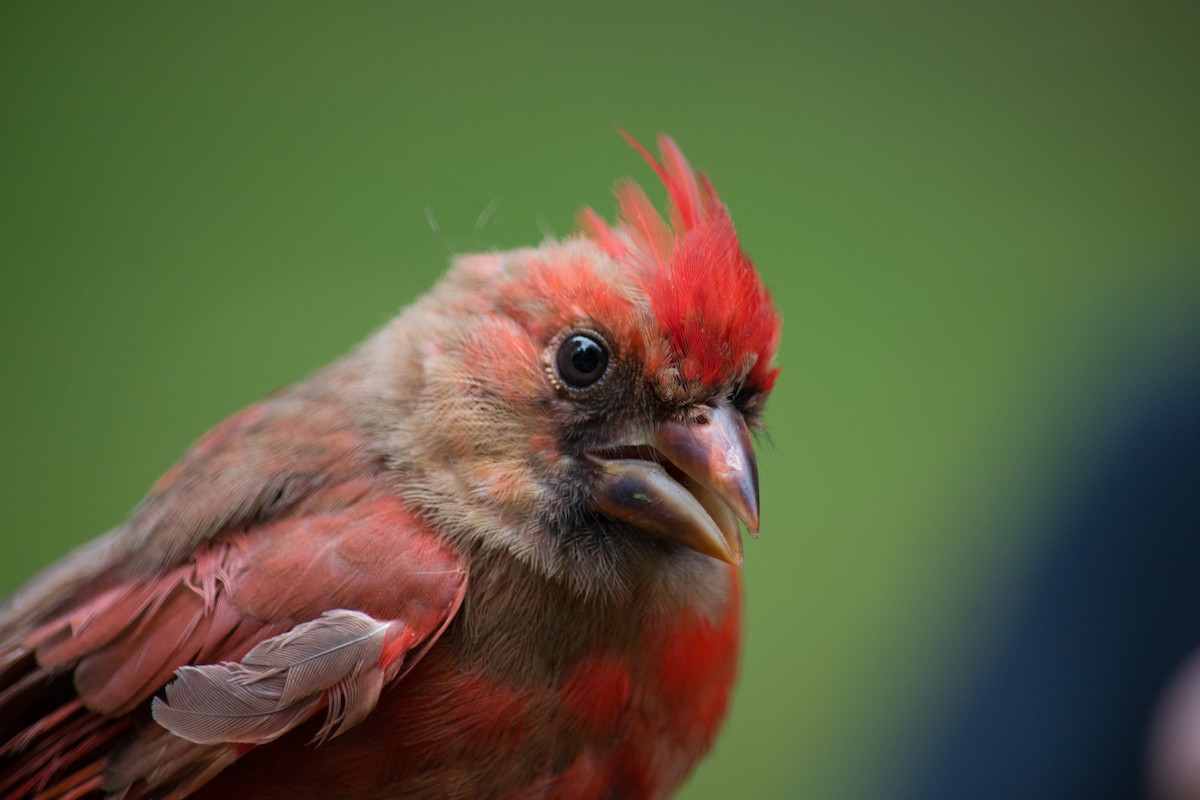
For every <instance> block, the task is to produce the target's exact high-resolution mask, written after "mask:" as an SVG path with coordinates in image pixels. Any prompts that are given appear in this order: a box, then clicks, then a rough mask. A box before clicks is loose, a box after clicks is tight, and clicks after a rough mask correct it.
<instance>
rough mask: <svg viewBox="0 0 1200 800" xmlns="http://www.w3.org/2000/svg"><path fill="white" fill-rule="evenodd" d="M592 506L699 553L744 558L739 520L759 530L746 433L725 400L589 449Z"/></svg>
mask: <svg viewBox="0 0 1200 800" xmlns="http://www.w3.org/2000/svg"><path fill="white" fill-rule="evenodd" d="M589 457H590V459H591V461H592V463H594V464H595V465H596V466H597V467H598V468H599V475H598V477H597V480H596V484H595V488H594V490H593V492H592V500H593V504H594V506H595V508H596V510H597V511H600V512H601V513H603V514H607V515H608V516H610V517H615V518H616V519H620V520H624V521H625V522H628V523H630V524H632V525H635V526H637V527H639V528H642V529H643V530H645V531H647V532H648V533H651V534H653V535H655V536H658V537H660V538H662V539H666V540H668V541H671V542H675V543H676V544H681V545H683V546H684V547H690V548H691V549H693V550H696V551H698V552H701V553H704V554H705V555H709V556H712V557H713V558H719V559H721V560H722V561H728V562H729V563H730V564H736V565H738V566H741V564H742V537H741V534H740V531H739V530H738V520H741V521H742V522H743V523H745V525H746V530H747V531H749V532H750V535H751V536H757V535H758V467H757V465H756V464H755V461H754V450H753V448H752V446H751V444H750V431H749V429H747V427H746V421H745V419H743V418H742V415H741V412H739V411H738V410H737V409H736V408H734V407H733V406H732V405H730V404H729V403H722V404H721V405H718V406H716V407H715V408H712V409H705V410H704V411H703V413H702V414H701V415H700V416H698V417H697V418H696V419H693V420H690V421H677V420H669V421H666V422H661V423H659V424H658V425H656V426H655V427H654V429H653V430H652V431H651V433H650V435H649V436H648V437H644V438H642V439H639V440H637V441H630V442H625V443H618V444H617V445H616V446H613V447H606V448H602V449H598V450H595V451H593V452H592V453H590V454H589Z"/></svg>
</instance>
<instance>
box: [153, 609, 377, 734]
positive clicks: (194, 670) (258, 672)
mask: <svg viewBox="0 0 1200 800" xmlns="http://www.w3.org/2000/svg"><path fill="white" fill-rule="evenodd" d="M392 624H397V623H388V622H380V621H379V620H376V619H374V618H372V617H370V616H368V615H366V614H362V613H360V612H357V611H346V610H343V609H339V610H336V611H327V612H325V613H324V614H322V615H321V616H320V617H318V618H317V619H315V620H313V621H312V622H306V623H304V624H303V625H298V626H296V627H295V628H293V629H292V630H290V631H288V632H287V633H282V634H280V635H278V636H274V637H272V638H270V639H267V640H266V641H263V642H261V643H259V644H258V645H257V646H255V647H254V649H252V650H251V651H250V652H249V653H247V654H246V656H245V657H244V658H243V659H242V660H241V662H237V663H233V662H225V663H221V664H206V665H204V666H199V667H193V666H187V667H181V668H180V669H179V670H177V671H176V673H175V679H174V680H173V681H171V682H170V683H168V684H167V686H166V699H165V701H164V700H162V699H160V698H155V700H154V703H153V713H154V719H155V720H156V721H157V722H158V724H160V725H162V726H163V727H164V728H166V729H167V730H169V731H171V732H172V733H174V734H175V735H176V736H180V737H182V738H184V739H187V740H188V741H191V742H195V743H196V744H217V743H220V742H241V743H247V744H263V743H265V742H269V741H272V740H273V739H277V738H278V737H280V736H282V735H283V734H285V733H287V732H288V731H290V730H291V729H292V728H295V727H296V726H297V725H299V724H300V723H302V722H304V721H305V720H306V719H308V718H309V717H311V716H312V715H313V713H315V712H316V711H317V710H318V709H319V708H320V707H321V706H322V705H325V704H326V703H328V705H329V712H328V717H327V719H326V721H325V724H324V726H322V728H321V730H320V732H319V733H318V734H317V737H316V738H317V739H319V740H324V739H326V738H328V737H329V736H336V735H337V734H338V733H341V732H342V731H343V730H345V729H346V728H348V727H350V726H352V725H354V724H357V723H358V722H360V721H361V720H362V719H363V718H364V717H365V716H366V715H367V714H369V713H370V712H371V710H372V709H373V708H374V707H375V703H376V702H377V701H378V699H379V692H380V690H381V689H382V687H383V671H382V669H381V668H380V666H379V659H380V656H381V654H382V652H383V642H384V638H385V636H386V634H387V631H388V629H389V627H390V626H391V625H392Z"/></svg>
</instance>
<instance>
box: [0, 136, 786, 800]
mask: <svg viewBox="0 0 1200 800" xmlns="http://www.w3.org/2000/svg"><path fill="white" fill-rule="evenodd" d="M631 142H632V140H631ZM633 144H634V146H635V147H636V148H637V149H638V150H639V151H640V152H641V154H642V155H643V156H644V157H645V158H646V159H647V160H648V161H649V162H650V164H651V166H652V167H653V168H654V170H655V171H656V172H657V174H658V176H659V178H661V180H662V181H663V183H664V184H665V185H666V188H667V192H668V194H669V196H670V213H669V219H670V221H669V223H668V222H666V221H664V220H663V219H662V217H660V216H659V214H658V213H657V212H656V211H655V210H654V208H653V206H652V205H651V203H650V202H649V201H648V200H647V198H646V195H645V194H644V193H643V192H642V190H641V189H640V188H638V187H637V186H636V185H634V184H632V183H624V184H621V185H620V186H618V188H617V190H616V193H617V197H618V200H619V204H620V210H621V216H622V218H623V219H622V221H621V222H620V223H618V224H617V225H614V226H610V225H608V224H606V223H605V222H603V221H602V220H601V219H600V218H599V217H597V216H596V215H595V214H594V213H593V212H591V211H590V210H585V211H584V212H583V214H582V215H581V227H582V228H583V231H584V232H583V233H582V234H580V235H577V236H574V237H571V238H568V239H566V240H565V241H561V242H557V241H548V242H546V243H545V244H543V245H542V246H541V247H539V248H537V249H528V250H517V251H514V252H509V253H488V254H484V255H471V256H464V257H461V258H458V259H457V260H456V262H455V264H454V265H453V267H452V269H451V270H450V271H449V273H448V274H447V275H446V276H445V277H444V278H443V279H442V281H441V282H440V283H439V284H438V285H437V286H436V287H435V288H434V289H433V290H432V291H431V292H430V293H429V294H428V295H426V296H424V297H423V298H421V299H419V300H418V301H417V302H416V303H414V304H413V305H412V306H411V307H410V308H408V309H407V310H406V311H404V312H403V313H402V314H400V316H398V317H397V318H396V319H394V320H393V321H392V322H390V323H389V324H388V325H387V326H386V327H384V328H383V329H382V330H380V331H379V332H378V333H376V334H375V335H374V336H372V337H371V338H370V339H368V340H367V341H366V342H365V343H364V344H363V345H361V346H360V347H359V348H358V349H356V350H355V351H354V352H352V353H351V354H350V355H348V356H346V357H345V358H343V359H342V360H340V361H338V362H336V363H334V364H332V365H331V366H329V367H326V368H325V369H323V370H321V371H319V372H317V373H316V374H315V375H313V376H312V377H310V378H309V379H307V380H305V381H303V382H301V383H299V384H296V385H295V386H292V387H290V388H288V389H285V390H283V391H281V392H279V393H277V394H275V395H273V396H271V397H269V398H267V399H266V400H263V401H262V402H260V403H258V404H257V405H254V406H251V407H250V408H248V409H246V410H245V411H242V412H241V413H239V414H237V415H235V416H234V417H232V418H231V419H229V420H227V421H225V422H224V423H222V424H221V425H219V426H217V427H216V428H214V429H213V430H212V431H210V432H209V433H208V434H207V435H205V436H204V437H203V438H201V439H200V441H199V442H197V443H196V444H195V445H194V446H193V447H192V448H191V450H189V451H188V452H187V454H186V455H184V457H183V459H182V460H181V461H180V462H179V463H178V464H176V465H175V466H174V467H172V468H171V469H170V470H168V471H167V473H166V474H165V475H164V476H163V477H162V478H161V479H160V480H159V481H158V482H157V483H156V484H155V485H154V487H153V488H152V489H151V490H150V493H149V495H148V496H147V497H146V499H145V500H143V501H142V503H141V504H140V505H139V506H138V507H137V508H136V509H135V510H134V512H133V514H132V516H131V517H130V519H129V521H128V522H126V523H125V524H124V525H122V526H121V527H120V528H118V529H116V530H115V531H113V532H111V533H109V534H108V535H107V536H104V537H103V538H101V539H99V540H97V541H95V542H93V543H91V544H89V545H86V546H84V547H83V548H81V549H80V550H78V551H76V552H75V553H73V554H72V555H70V556H68V557H67V558H65V559H64V560H63V561H61V562H59V563H58V564H55V565H54V566H52V567H50V568H49V569H47V570H46V571H45V572H43V573H42V574H41V575H39V576H38V577H37V578H35V579H34V580H33V581H32V582H31V583H30V584H29V585H27V586H26V587H25V588H24V589H23V590H21V591H20V592H19V593H18V594H17V595H16V596H15V597H14V598H12V599H11V600H10V601H9V603H8V604H7V605H6V606H5V607H4V608H3V609H2V610H0V798H5V799H12V798H30V797H36V798H45V799H47V800H49V798H62V799H64V800H65V799H66V798H82V797H93V796H99V795H109V796H113V797H122V798H149V797H154V798H173V797H185V796H196V797H203V798H231V797H246V798H287V799H288V800H296V798H318V797H319V798H347V799H349V798H383V797H415V798H468V797H469V798H571V799H572V800H581V799H586V798H641V797H645V798H657V797H664V796H667V795H669V794H670V793H671V792H672V791H673V790H674V789H676V788H677V787H678V786H679V785H680V783H681V782H682V781H683V780H684V778H685V777H686V776H687V775H688V773H689V771H690V770H691V769H692V767H693V766H694V765H695V764H696V762H697V761H698V760H699V759H700V758H701V757H702V756H703V755H704V753H705V752H706V751H707V750H708V749H709V747H710V746H711V744H712V742H713V737H714V736H715V734H716V732H717V729H718V727H719V726H720V724H721V721H722V719H723V717H724V716H725V712H726V708H727V706H728V702H729V693H730V689H731V687H732V685H733V681H734V673H735V671H736V667H737V656H738V647H739V616H740V592H741V590H740V578H739V570H738V567H739V566H740V564H741V562H742V545H741V538H740V529H739V520H740V521H741V523H743V524H744V525H745V526H746V528H747V529H748V531H749V532H750V533H751V534H752V535H754V534H756V533H757V530H758V507H759V504H758V475H757V471H756V467H755V461H754V453H753V450H752V447H751V442H750V429H752V428H754V427H755V426H757V425H758V424H759V420H760V415H761V412H762V409H763V405H764V403H765V401H766V399H767V395H768V394H769V393H770V391H771V387H772V384H773V383H774V381H775V377H776V375H777V372H778V370H777V369H776V368H775V367H774V366H773V363H772V361H773V358H774V354H775V350H776V347H777V345H778V342H779V334H780V320H779V317H778V315H777V313H776V311H775V309H774V306H773V305H772V301H771V297H770V295H769V293H768V292H767V290H766V289H765V288H764V287H763V285H762V282H761V281H760V279H759V277H758V275H757V273H756V272H755V269H754V266H753V265H752V264H751V262H750V260H749V259H748V258H747V257H746V255H745V254H744V253H743V252H742V249H741V247H740V245H739V243H738V240H737V236H736V234H735V233H734V229H733V225H732V224H731V222H730V219H729V215H728V212H727V211H726V209H725V207H724V205H723V204H722V203H721V201H720V200H719V199H718V197H717V194H716V192H715V191H714V190H713V187H712V184H711V183H709V181H708V180H707V178H705V177H704V176H703V175H698V174H696V173H694V172H693V171H692V169H691V167H690V166H689V165H688V163H687V161H686V160H685V159H684V157H683V155H682V154H681V153H680V151H679V149H678V148H677V147H676V146H675V144H674V142H672V141H671V140H670V139H669V138H667V137H661V138H660V142H659V144H660V147H661V152H662V155H661V158H662V161H661V163H660V162H659V161H658V160H656V159H655V158H654V157H652V156H651V155H650V154H649V153H648V152H647V151H646V150H645V149H644V148H642V147H641V146H640V145H638V144H637V143H636V142H633Z"/></svg>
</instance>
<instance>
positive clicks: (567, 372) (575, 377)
mask: <svg viewBox="0 0 1200 800" xmlns="http://www.w3.org/2000/svg"><path fill="white" fill-rule="evenodd" d="M554 366H555V368H556V369H557V370H558V377H559V379H560V380H562V382H563V383H564V384H565V385H566V386H567V387H569V388H571V389H586V388H588V387H589V386H592V385H593V384H596V383H598V382H599V381H600V379H601V378H603V377H604V373H605V372H606V371H607V370H608V345H607V344H606V343H605V341H604V339H602V338H601V337H600V335H599V334H596V333H592V332H590V331H589V332H587V333H575V334H572V335H571V336H568V337H567V338H566V339H563V341H562V344H560V345H559V346H558V354H557V355H556V356H555V357H554Z"/></svg>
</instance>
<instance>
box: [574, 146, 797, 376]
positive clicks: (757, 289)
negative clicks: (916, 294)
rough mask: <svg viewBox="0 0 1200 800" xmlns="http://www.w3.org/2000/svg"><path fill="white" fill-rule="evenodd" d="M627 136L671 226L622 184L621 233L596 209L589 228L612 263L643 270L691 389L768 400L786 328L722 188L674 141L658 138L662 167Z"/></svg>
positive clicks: (582, 222) (585, 217)
mask: <svg viewBox="0 0 1200 800" xmlns="http://www.w3.org/2000/svg"><path fill="white" fill-rule="evenodd" d="M620 133H621V135H622V136H624V137H625V138H626V140H628V141H629V143H630V144H631V145H632V146H633V148H634V149H635V150H637V151H638V152H639V153H640V154H641V155H642V157H643V158H644V159H646V161H647V163H649V164H650V166H651V168H652V169H653V170H654V172H655V173H656V174H657V175H658V177H659V180H661V181H662V183H663V186H665V187H666V190H667V196H668V198H669V200H670V204H669V207H668V216H669V218H670V223H669V224H668V222H667V221H666V220H664V219H663V218H662V216H661V215H660V214H659V213H658V211H657V210H656V209H655V208H654V205H653V204H652V203H651V202H650V200H649V198H647V196H646V193H645V192H644V191H643V190H642V188H641V187H640V186H638V185H637V184H636V183H633V182H632V181H622V182H621V183H618V184H617V187H616V189H615V194H616V197H617V204H618V208H619V210H620V217H621V218H620V221H619V223H618V226H617V229H616V230H614V229H613V228H612V227H610V226H609V225H608V223H606V222H605V221H604V220H603V219H601V218H600V216H599V215H597V214H596V213H595V212H594V211H592V209H590V208H586V209H584V210H583V211H582V212H581V213H580V215H579V226H580V228H581V229H582V230H583V231H584V232H585V233H586V234H587V235H588V236H590V237H591V239H592V240H593V241H594V242H595V243H596V244H597V245H598V246H599V247H600V248H601V249H602V250H604V251H605V253H607V254H608V255H609V256H610V257H611V258H613V259H615V260H618V261H623V262H628V263H632V264H634V265H636V266H637V267H638V268H639V271H640V274H639V276H638V277H639V281H640V283H641V284H642V288H643V289H644V290H645V292H646V295H647V296H648V297H649V299H650V305H651V309H652V311H653V313H654V316H655V318H656V319H657V320H658V322H659V324H660V325H661V327H662V329H663V333H664V334H665V336H666V338H667V340H668V341H669V342H670V343H671V347H672V351H673V352H674V355H675V359H676V361H677V362H678V367H679V371H680V374H681V375H682V376H683V377H684V378H685V379H686V380H689V381H698V382H701V383H703V384H709V385H716V384H720V383H723V382H726V381H731V382H735V383H740V384H741V385H742V386H744V387H746V388H748V389H751V390H754V391H760V392H766V391H769V390H770V389H771V387H772V386H773V385H774V383H775V378H776V376H777V375H778V374H779V370H778V369H777V368H776V367H775V366H774V365H773V363H772V361H773V359H774V357H775V350H776V348H777V347H778V346H779V337H780V329H781V325H782V321H781V320H780V318H779V315H778V314H777V313H776V311H775V307H774V305H773V303H772V301H771V293H770V292H769V291H768V290H767V288H766V287H765V286H763V283H762V280H761V278H760V277H759V275H758V272H757V270H755V268H754V264H753V262H751V261H750V259H749V257H748V256H746V254H745V253H744V252H743V251H742V248H741V244H740V243H739V241H738V238H737V233H736V232H735V230H734V228H733V222H732V221H731V220H730V218H729V212H728V211H727V210H726V208H725V205H724V204H723V203H722V202H721V200H720V198H719V197H718V196H717V192H716V189H714V188H713V185H712V183H711V182H710V181H709V180H708V177H707V176H705V175H704V174H703V173H697V172H695V171H694V170H693V169H692V167H691V165H690V164H689V163H688V161H687V158H685V157H684V155H683V152H682V151H681V150H680V149H679V147H678V145H676V144H675V142H674V141H673V140H672V139H671V137H669V136H666V135H665V134H662V135H660V136H659V137H658V147H659V151H660V152H661V154H662V160H661V162H660V161H659V160H658V159H656V158H655V157H654V156H653V155H652V154H651V153H650V151H648V150H647V149H646V148H645V147H644V146H642V144H641V143H640V142H638V141H637V140H636V139H634V138H633V137H632V136H630V135H629V134H628V133H626V132H625V131H620Z"/></svg>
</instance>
